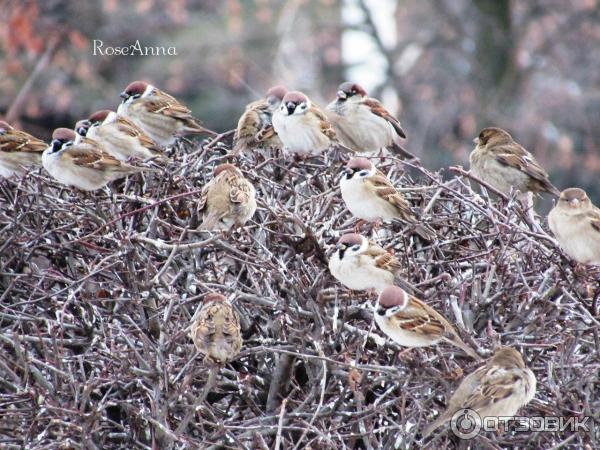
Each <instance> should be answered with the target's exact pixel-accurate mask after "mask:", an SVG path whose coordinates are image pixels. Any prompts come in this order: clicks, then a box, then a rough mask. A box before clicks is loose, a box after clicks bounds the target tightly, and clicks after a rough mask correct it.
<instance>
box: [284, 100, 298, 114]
mask: <svg viewBox="0 0 600 450" xmlns="http://www.w3.org/2000/svg"><path fill="white" fill-rule="evenodd" d="M285 107H286V108H287V112H288V115H290V116H291V115H292V114H294V110H295V109H296V104H295V103H292V102H288V103H286V105H285Z"/></svg>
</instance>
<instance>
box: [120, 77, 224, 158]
mask: <svg viewBox="0 0 600 450" xmlns="http://www.w3.org/2000/svg"><path fill="white" fill-rule="evenodd" d="M120 96H121V98H122V99H123V100H122V102H121V104H120V105H119V108H118V109H117V113H118V114H119V115H120V116H125V117H126V118H128V119H130V120H131V121H132V122H133V123H134V124H136V125H137V126H138V127H140V128H141V129H142V130H144V132H146V134H147V135H148V136H150V138H151V139H152V140H154V141H155V142H156V143H157V144H158V145H160V146H163V147H167V146H169V145H172V144H173V143H174V142H175V140H176V139H177V138H178V137H181V136H186V135H190V134H210V135H212V136H214V135H216V133H215V132H214V131H211V130H208V129H206V128H204V127H203V126H202V125H201V124H200V122H199V121H198V119H196V118H195V117H194V116H193V115H192V112H191V111H190V109H189V108H188V107H187V106H185V105H183V104H182V103H181V102H179V101H178V100H177V99H175V98H174V97H172V96H170V95H169V94H167V93H166V92H163V91H161V90H160V89H158V88H156V87H154V86H152V85H151V84H148V83H146V82H144V81H134V82H133V83H130V84H129V85H128V86H127V87H126V88H125V90H124V91H123V92H122V93H121V94H120Z"/></svg>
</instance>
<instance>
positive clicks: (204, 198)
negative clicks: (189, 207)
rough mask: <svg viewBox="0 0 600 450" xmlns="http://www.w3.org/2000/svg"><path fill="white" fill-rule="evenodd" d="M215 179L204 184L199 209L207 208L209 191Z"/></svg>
mask: <svg viewBox="0 0 600 450" xmlns="http://www.w3.org/2000/svg"><path fill="white" fill-rule="evenodd" d="M213 183H214V180H210V181H209V182H208V183H206V184H205V185H204V187H203V188H202V191H200V200H199V201H198V211H202V210H204V208H206V201H207V199H208V191H209V190H210V188H211V186H212V185H213Z"/></svg>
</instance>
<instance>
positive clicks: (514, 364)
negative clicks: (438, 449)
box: [423, 347, 536, 438]
mask: <svg viewBox="0 0 600 450" xmlns="http://www.w3.org/2000/svg"><path fill="white" fill-rule="evenodd" d="M535 392H536V380H535V376H534V374H533V372H532V371H531V369H528V368H527V367H526V366H525V363H524V362H523V357H522V356H521V354H520V353H519V352H518V351H517V350H515V349H514V348H510V347H501V348H499V349H498V350H496V352H495V353H494V356H492V358H491V359H490V360H489V361H487V362H486V364H485V365H484V366H482V367H480V368H479V369H477V370H476V371H475V372H473V373H471V374H470V375H467V376H466V377H465V378H464V379H463V380H462V381H461V383H460V385H459V386H458V389H456V392H454V395H452V397H451V398H450V401H449V404H448V409H447V410H446V411H445V412H444V413H442V415H441V416H440V417H438V418H437V419H436V420H435V421H434V422H433V423H431V424H430V425H428V426H427V427H426V428H425V429H424V431H423V437H424V438H425V437H427V436H429V435H430V434H431V433H432V432H433V431H434V430H435V429H437V428H438V427H440V426H442V425H443V424H445V423H446V422H448V421H449V420H451V419H452V416H453V415H454V414H456V413H457V412H459V411H460V410H461V409H466V408H469V409H472V410H474V411H475V412H476V413H477V414H479V416H480V417H481V418H482V419H483V418H484V417H512V416H514V415H515V414H516V413H517V411H518V410H519V408H520V407H521V406H524V405H526V404H527V403H529V402H530V401H531V400H532V399H533V397H534V396H535ZM461 417H464V416H461Z"/></svg>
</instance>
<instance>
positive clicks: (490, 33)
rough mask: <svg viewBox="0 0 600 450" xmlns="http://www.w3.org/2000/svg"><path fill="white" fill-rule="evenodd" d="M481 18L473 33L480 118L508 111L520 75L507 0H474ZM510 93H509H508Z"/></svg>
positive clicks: (517, 88) (515, 96)
mask: <svg viewBox="0 0 600 450" xmlns="http://www.w3.org/2000/svg"><path fill="white" fill-rule="evenodd" d="M473 3H474V5H475V7H476V8H477V10H478V12H479V14H480V16H481V19H480V20H479V21H478V29H477V33H476V43H477V44H476V61H477V64H478V65H477V68H476V70H477V73H478V75H479V78H480V83H479V89H480V93H479V94H480V98H481V100H482V101H481V102H480V104H481V106H482V110H483V111H482V114H483V118H486V117H489V116H490V115H492V116H493V115H495V113H496V111H498V110H503V111H504V112H509V111H510V110H511V109H512V106H513V103H514V102H513V99H514V98H517V97H518V92H519V91H520V88H521V77H520V76H519V73H518V67H517V65H516V59H515V58H516V47H517V42H516V36H515V35H516V33H515V31H514V29H513V23H512V9H511V1H510V0H474V1H473ZM509 94H510V95H509Z"/></svg>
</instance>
